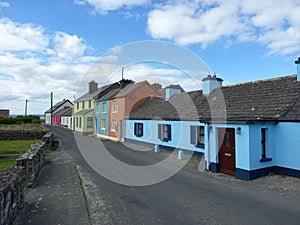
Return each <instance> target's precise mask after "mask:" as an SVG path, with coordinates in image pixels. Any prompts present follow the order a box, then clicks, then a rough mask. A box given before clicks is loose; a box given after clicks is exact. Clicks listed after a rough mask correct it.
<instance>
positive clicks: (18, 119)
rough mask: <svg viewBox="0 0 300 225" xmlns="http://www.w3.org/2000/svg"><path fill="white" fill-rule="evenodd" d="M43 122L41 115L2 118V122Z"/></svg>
mask: <svg viewBox="0 0 300 225" xmlns="http://www.w3.org/2000/svg"><path fill="white" fill-rule="evenodd" d="M25 123H41V120H40V117H39V116H17V117H15V118H12V117H10V118H0V124H25Z"/></svg>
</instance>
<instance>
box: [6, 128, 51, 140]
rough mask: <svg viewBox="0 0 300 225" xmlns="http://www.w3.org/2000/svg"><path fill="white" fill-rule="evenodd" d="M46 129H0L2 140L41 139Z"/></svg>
mask: <svg viewBox="0 0 300 225" xmlns="http://www.w3.org/2000/svg"><path fill="white" fill-rule="evenodd" d="M47 132H48V131H45V130H38V131H36V130H0V140H33V139H41V138H42V137H43V136H44V135H45V134H46V133H47Z"/></svg>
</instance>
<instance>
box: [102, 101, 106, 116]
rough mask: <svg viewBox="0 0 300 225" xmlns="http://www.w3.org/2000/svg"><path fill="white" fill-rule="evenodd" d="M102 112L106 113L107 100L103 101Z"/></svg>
mask: <svg viewBox="0 0 300 225" xmlns="http://www.w3.org/2000/svg"><path fill="white" fill-rule="evenodd" d="M102 113H106V102H102Z"/></svg>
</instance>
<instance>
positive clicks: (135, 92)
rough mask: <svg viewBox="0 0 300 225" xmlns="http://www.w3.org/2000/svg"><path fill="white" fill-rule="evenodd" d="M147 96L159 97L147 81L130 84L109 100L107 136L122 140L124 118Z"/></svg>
mask: <svg viewBox="0 0 300 225" xmlns="http://www.w3.org/2000/svg"><path fill="white" fill-rule="evenodd" d="M149 96H161V95H160V94H159V92H158V91H157V90H156V89H155V88H154V87H153V86H152V85H151V84H149V82H148V81H142V82H139V83H132V84H129V85H127V86H126V87H125V88H123V89H121V90H120V92H119V93H118V94H117V95H116V96H114V97H113V98H111V99H110V117H109V118H110V123H109V124H110V125H109V130H110V132H109V136H110V137H112V138H117V139H119V140H124V130H125V129H124V118H125V117H126V116H128V115H129V113H130V112H131V111H133V110H134V109H135V108H136V107H138V106H139V105H140V104H141V103H142V102H143V101H144V100H145V99H146V98H147V97H149Z"/></svg>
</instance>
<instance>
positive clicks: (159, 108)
mask: <svg viewBox="0 0 300 225" xmlns="http://www.w3.org/2000/svg"><path fill="white" fill-rule="evenodd" d="M295 63H296V64H297V65H298V67H297V75H290V76H282V77H278V78H274V79H268V80H259V81H254V82H247V83H241V84H236V85H230V86H223V85H222V83H223V80H222V79H221V78H218V77H216V76H215V75H208V76H207V77H205V78H204V79H203V80H202V82H203V87H202V90H198V91H192V92H184V90H183V89H182V88H181V87H180V86H179V85H170V86H168V87H166V88H164V89H162V88H158V87H157V84H156V85H150V84H149V83H148V82H147V81H143V82H139V83H134V82H133V81H131V80H121V81H120V82H116V83H113V84H110V85H107V86H103V87H100V88H98V86H97V84H96V83H95V82H94V81H91V82H90V84H89V92H88V93H86V94H85V95H83V96H82V97H80V98H78V99H76V100H75V102H74V112H73V115H72V120H73V123H72V124H73V125H72V126H73V127H72V129H73V130H74V131H75V132H79V133H82V134H96V135H97V136H98V137H102V138H110V139H114V140H119V141H125V142H131V143H138V144H143V145H151V146H153V147H154V146H155V148H156V149H158V148H165V149H168V150H183V151H184V152H186V153H189V154H195V155H200V156H202V157H204V159H205V168H206V169H207V170H209V171H212V172H221V173H225V174H229V175H232V176H235V177H236V178H238V179H244V180H250V179H254V178H258V177H260V176H263V175H268V174H269V173H279V174H280V173H283V174H286V175H290V176H296V177H300V139H299V138H298V134H299V131H300V72H299V63H300V58H299V59H298V60H297V61H296V62H295Z"/></svg>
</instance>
